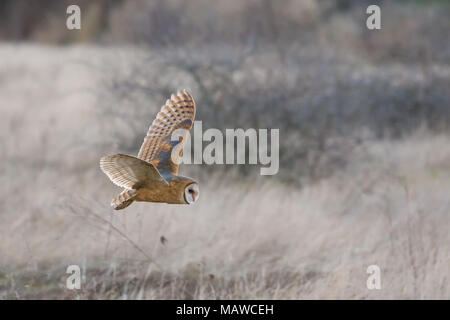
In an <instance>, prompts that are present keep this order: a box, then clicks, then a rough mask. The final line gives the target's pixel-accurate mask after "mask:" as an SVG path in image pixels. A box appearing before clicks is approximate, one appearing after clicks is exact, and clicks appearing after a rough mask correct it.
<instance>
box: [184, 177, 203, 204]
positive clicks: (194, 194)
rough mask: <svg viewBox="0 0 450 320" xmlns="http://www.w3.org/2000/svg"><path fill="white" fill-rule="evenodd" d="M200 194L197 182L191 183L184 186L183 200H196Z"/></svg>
mask: <svg viewBox="0 0 450 320" xmlns="http://www.w3.org/2000/svg"><path fill="white" fill-rule="evenodd" d="M199 196H200V190H199V188H198V184H197V183H195V182H194V183H191V184H190V185H188V186H186V188H185V189H184V200H185V201H186V203H187V204H192V203H194V202H195V201H197V200H198V198H199Z"/></svg>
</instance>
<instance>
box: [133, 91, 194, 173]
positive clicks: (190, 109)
mask: <svg viewBox="0 0 450 320" xmlns="http://www.w3.org/2000/svg"><path fill="white" fill-rule="evenodd" d="M194 119H195V102H194V98H192V95H191V94H190V93H189V92H187V91H186V90H183V92H179V91H178V93H177V95H173V94H172V96H171V97H170V99H168V100H167V101H166V104H165V105H164V106H162V107H161V110H160V111H159V113H158V114H157V115H156V119H155V120H154V121H153V122H152V124H151V126H150V128H149V129H148V132H147V136H146V137H145V138H144V142H143V143H142V146H141V149H140V150H139V154H138V158H139V159H142V160H144V161H147V162H150V163H152V164H153V165H154V166H155V167H156V168H157V169H158V170H159V171H161V172H167V173H170V174H174V175H176V174H177V173H178V164H177V163H175V162H173V160H172V157H171V154H172V150H173V149H174V147H175V146H176V145H178V144H180V148H179V150H180V152H181V151H182V150H183V145H184V140H185V138H181V137H180V139H179V140H175V141H172V140H171V136H172V134H173V132H174V131H175V130H177V129H186V130H187V131H188V130H190V129H191V127H192V124H193V123H194ZM177 150H178V148H177Z"/></svg>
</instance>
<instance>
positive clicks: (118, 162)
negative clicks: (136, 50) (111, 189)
mask: <svg viewBox="0 0 450 320" xmlns="http://www.w3.org/2000/svg"><path fill="white" fill-rule="evenodd" d="M194 118H195V102H194V99H193V98H192V96H191V94H190V93H189V92H187V91H186V90H183V92H179V91H178V93H177V95H174V94H172V96H171V97H170V99H168V100H167V101H166V104H165V105H164V106H162V108H161V110H160V111H159V113H158V114H157V115H156V119H155V120H154V121H153V123H152V124H151V126H150V128H149V129H148V132H147V136H146V137H145V138H144V142H143V143H142V146H141V149H140V150H139V154H138V156H137V157H134V156H129V155H125V154H115V155H112V156H106V157H103V158H101V159H100V168H101V169H102V171H103V172H104V173H105V174H106V175H107V176H108V178H109V179H110V180H111V181H112V182H113V183H115V184H116V185H118V186H119V187H122V188H124V189H125V190H123V191H122V192H121V193H120V194H118V195H117V196H116V197H115V198H114V199H113V200H112V202H111V206H112V207H113V208H114V209H116V210H120V209H124V208H126V207H128V206H129V205H130V204H131V203H132V202H133V201H147V202H166V203H175V204H192V203H194V202H195V201H197V200H198V197H199V195H200V191H199V187H198V183H197V182H196V181H194V180H193V179H191V178H187V177H183V176H179V175H178V163H179V161H177V159H179V158H176V157H173V156H172V151H174V152H176V153H177V155H176V156H178V157H179V156H181V152H182V150H183V148H182V147H183V145H184V138H185V136H184V137H183V136H180V137H179V139H178V140H175V141H172V139H171V138H172V133H173V132H174V131H175V130H177V129H185V130H184V131H185V132H188V130H190V129H191V127H192V124H193V123H194ZM173 160H175V162H174V161H173Z"/></svg>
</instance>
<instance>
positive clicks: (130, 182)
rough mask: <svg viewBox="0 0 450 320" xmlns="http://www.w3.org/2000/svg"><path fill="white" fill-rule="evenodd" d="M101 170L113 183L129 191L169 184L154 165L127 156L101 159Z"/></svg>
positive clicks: (117, 155)
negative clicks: (158, 184) (156, 184)
mask: <svg viewBox="0 0 450 320" xmlns="http://www.w3.org/2000/svg"><path fill="white" fill-rule="evenodd" d="M100 168H101V169H102V171H103V172H104V173H105V174H106V175H107V176H108V178H109V179H110V180H111V181H112V182H114V183H115V184H116V185H118V186H119V187H122V188H125V189H128V190H131V189H138V188H139V187H142V186H144V185H149V184H154V183H164V184H167V181H166V180H165V179H164V178H163V177H162V176H161V174H160V173H159V172H158V170H157V169H156V168H155V167H154V166H153V164H151V163H148V162H146V161H143V160H141V159H138V158H136V157H133V156H129V155H126V154H115V155H112V156H106V157H103V158H101V159H100Z"/></svg>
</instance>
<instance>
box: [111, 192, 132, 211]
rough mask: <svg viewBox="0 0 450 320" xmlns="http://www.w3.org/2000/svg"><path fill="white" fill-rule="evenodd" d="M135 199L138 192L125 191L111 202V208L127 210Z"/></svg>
mask: <svg viewBox="0 0 450 320" xmlns="http://www.w3.org/2000/svg"><path fill="white" fill-rule="evenodd" d="M135 197H136V190H124V191H122V192H121V193H120V194H118V195H117V196H116V197H115V198H114V199H113V200H112V201H111V207H113V208H114V209H115V210H121V209H125V208H126V207H128V206H129V205H130V204H132V203H133V201H134V198H135Z"/></svg>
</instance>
